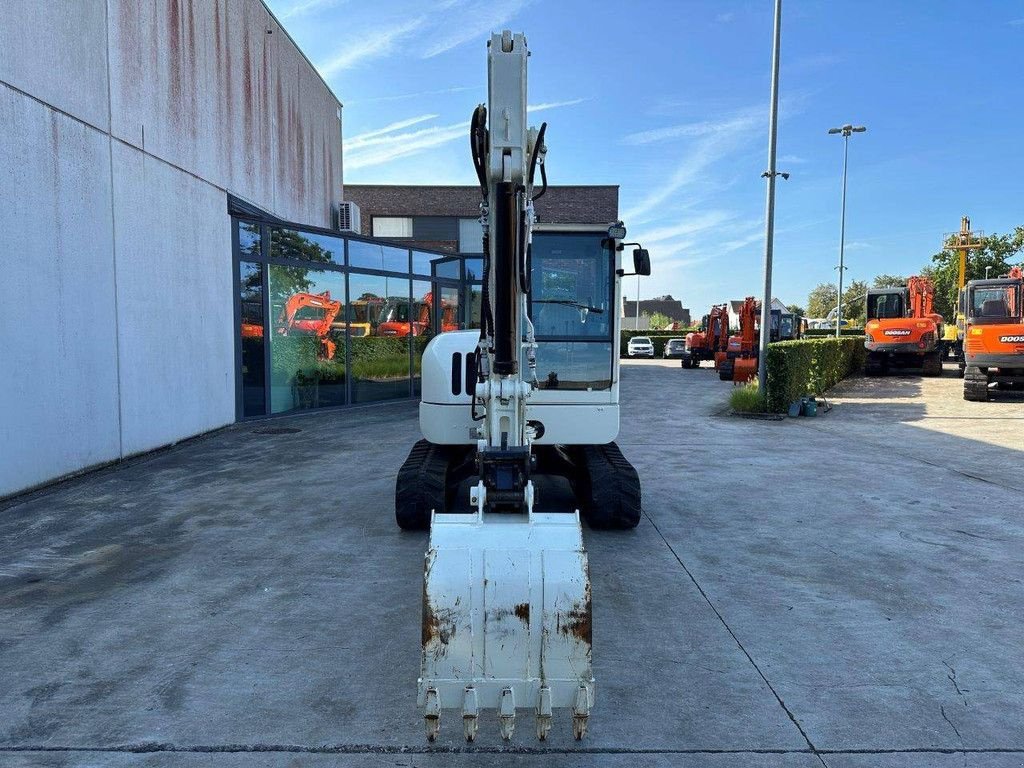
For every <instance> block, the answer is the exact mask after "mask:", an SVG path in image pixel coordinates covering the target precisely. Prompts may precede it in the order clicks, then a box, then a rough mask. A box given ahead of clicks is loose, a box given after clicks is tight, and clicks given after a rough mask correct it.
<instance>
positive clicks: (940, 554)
mask: <svg viewBox="0 0 1024 768" xmlns="http://www.w3.org/2000/svg"><path fill="white" fill-rule="evenodd" d="M879 381H881V383H878V382H876V381H874V380H871V381H869V380H866V379H858V380H854V381H851V382H848V383H845V384H844V385H843V387H842V388H841V389H840V390H839V393H840V394H841V395H842V397H841V398H840V399H839V400H838V401H837V405H836V407H835V409H834V410H833V411H832V412H830V413H829V414H827V415H823V416H820V417H819V418H817V419H800V420H789V421H785V422H759V421H748V420H740V419H734V418H730V417H727V416H723V415H721V414H722V413H723V412H724V408H725V400H726V397H727V393H728V385H727V384H725V383H722V382H720V381H718V379H717V376H715V375H714V373H713V372H712V371H710V370H707V369H702V370H697V371H684V370H682V369H680V368H679V366H678V363H674V364H673V363H671V362H662V361H651V362H636V363H633V362H630V363H627V364H625V365H624V366H623V388H624V393H625V394H624V406H623V419H622V425H623V428H622V434H621V437H620V444H621V445H622V447H623V451H624V452H625V454H626V455H627V457H628V458H629V459H630V460H631V461H633V462H634V463H635V465H636V466H637V468H638V470H639V472H640V477H641V481H642V483H643V485H644V508H645V513H646V514H645V519H644V520H643V522H642V523H641V525H640V527H639V528H638V529H637V530H636V531H633V532H630V533H619V534H608V533H594V532H591V531H586V533H585V536H586V542H587V547H588V549H589V551H590V553H591V554H590V557H591V571H592V578H593V582H594V585H593V589H594V654H595V675H596V677H597V680H598V694H597V706H596V708H595V710H594V714H593V716H592V723H591V732H590V734H589V735H588V738H587V739H586V741H584V742H583V743H582V744H577V743H575V742H573V741H572V739H571V735H570V728H569V723H568V717H567V716H566V715H565V714H564V713H560V714H561V718H560V719H558V718H556V724H555V731H554V732H553V733H552V736H551V739H550V740H549V742H547V743H546V744H545V745H544V746H543V747H542V746H541V745H540V744H538V742H536V741H535V739H534V736H533V733H532V724H531V723H527V722H524V723H522V724H521V726H520V729H519V730H517V733H516V737H515V739H514V742H513V747H512V750H513V752H514V753H515V754H508V755H505V754H501V750H503V746H502V744H501V742H500V740H499V739H498V736H497V726H496V723H489V722H488V723H482V724H481V737H480V741H479V742H478V745H477V746H476V747H475V749H476V751H475V752H474V751H467V748H466V746H465V745H464V744H463V743H462V741H461V738H460V731H461V728H459V726H458V723H456V722H454V720H455V718H450V719H449V720H448V721H447V722H446V723H444V724H443V726H442V727H443V728H444V730H443V732H442V738H441V741H440V742H439V744H438V745H437V746H438V751H432V749H433V748H428V745H427V744H426V742H425V740H424V739H423V735H422V734H423V729H422V723H421V720H420V719H419V717H418V716H417V713H416V709H415V678H416V674H417V668H418V651H419V621H418V613H419V601H420V590H421V582H420V579H421V567H422V554H423V550H424V548H425V545H426V537H425V536H424V535H410V534H402V533H401V532H399V531H398V530H397V529H396V528H395V526H394V523H393V512H392V506H391V504H392V501H391V498H392V492H393V483H394V475H395V472H396V471H397V469H398V466H399V465H400V463H401V462H402V460H403V459H404V457H405V453H406V452H407V450H408V448H409V446H410V445H411V443H412V442H413V441H414V440H415V439H416V437H417V428H416V422H415V406H414V405H412V404H397V405H389V406H383V407H374V408H367V409H362V410H358V411H348V412H335V413H329V414H317V415H306V416H298V417H292V418H288V419H282V420H276V421H273V422H262V423H259V424H244V425H237V426H235V427H233V428H231V429H229V430H225V431H223V432H220V433H218V434H216V435H212V436H209V437H207V438H203V439H200V440H197V441H194V442H191V443H188V444H184V445H181V446H179V447H177V448H175V449H173V450H171V451H167V452H164V453H161V454H157V455H155V456H152V457H149V458H147V459H146V460H144V461H137V462H133V463H131V464H129V465H126V466H122V467H119V468H116V469H112V470H108V471H103V472H100V473H96V474H93V475H90V476H87V477H84V478H80V479H78V480H74V481H71V482H68V483H65V484H63V485H60V486H57V487H55V488H53V489H51V490H48V491H45V492H41V493H38V494H35V495H33V496H31V497H27V498H24V499H22V500H19V501H17V502H15V503H13V504H8V505H6V508H2V509H0V537H2V538H0V651H2V653H0V680H3V681H4V685H3V686H0V765H16V766H23V765H24V766H27V765H33V766H34V765H60V766H64V765H69V766H70V765H76V766H77V765H97V766H100V765H102V766H107V765H109V766H122V765H147V766H149V765H160V766H163V765H169V766H183V767H186V768H191V766H193V765H204V766H205V765H212V766H224V767H225V768H233V767H234V766H242V765H245V766H279V765H281V766H307V765H308V766H321V765H344V766H360V767H361V766H369V765H388V766H391V765H396V766H397V765H406V766H412V765H415V766H435V765H437V766H440V765H446V766H447V765H452V766H462V765H466V766H468V765H504V764H512V763H515V765H517V766H533V765H537V766H540V765H545V766H550V765H558V766H584V765H593V764H600V765H609V766H620V765H621V766H627V765H628V766H636V765H641V766H643V765H651V766H663V765H664V766H668V765H672V766H676V765H681V766H711V767H712V768H718V767H719V766H721V767H722V768H725V767H726V766H728V767H729V768H732V767H733V766H786V767H787V768H788V766H813V765H822V764H825V765H828V766H850V768H853V767H854V766H867V765H872V766H876V765H878V766H915V767H916V766H924V765H936V766H954V765H955V766H960V765H963V764H964V763H965V762H967V763H968V764H970V765H979V766H1000V767H1002V766H1009V765H1021V764H1022V762H1024V718H1022V716H1021V714H1022V711H1024V707H1022V705H1024V666H1022V665H1021V663H1020V662H1019V652H1018V647H1019V638H1020V637H1021V634H1022V630H1024V588H1022V578H1024V558H1022V556H1021V554H1020V553H1021V552H1024V547H1022V546H1021V545H1022V544H1024V525H1022V523H1021V522H1020V520H1019V517H1020V514H1019V513H1020V499H1021V491H1022V490H1024V480H1022V476H1021V470H1022V468H1024V453H1022V452H1021V449H1022V448H1024V440H1020V439H1019V438H1018V436H1019V434H1020V428H1021V426H1024V405H1022V404H1021V403H1020V402H1010V403H989V404H974V403H963V405H962V407H961V406H960V405H959V404H957V403H956V402H955V397H954V395H956V396H958V393H957V391H956V386H958V385H959V382H958V381H957V380H955V379H950V380H947V379H942V380H916V383H915V381H914V380H909V381H908V382H907V384H906V385H904V384H901V383H900V382H898V381H895V380H893V381H888V380H879ZM918 384H920V385H921V389H919V390H918V391H917V392H916V393H915V394H914V396H912V397H904V395H906V394H908V393H909V392H912V391H913V390H914V387H915V386H917V385H918ZM933 389H934V391H933ZM922 393H923V394H922ZM973 406H980V408H979V409H974V410H972V407H973ZM1007 416H1011V417H1013V418H1010V419H1007V418H1006V417H1007ZM286 430H300V431H295V432H289V431H286ZM268 432H269V433H268ZM43 750H50V751H43ZM480 750H483V751H480ZM581 750H583V752H582V753H580V752H581Z"/></svg>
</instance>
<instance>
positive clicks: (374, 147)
mask: <svg viewBox="0 0 1024 768" xmlns="http://www.w3.org/2000/svg"><path fill="white" fill-rule="evenodd" d="M580 101H582V99H572V100H569V101H566V102H551V103H549V104H541V105H538V108H544V109H556V108H558V107H567V106H571V105H573V104H578V103H579V102H580ZM437 117H438V115H434V114H427V115H416V116H415V117H408V118H405V119H402V120H397V121H395V122H393V123H389V124H388V125H385V126H383V127H381V128H374V129H373V130H370V131H365V132H364V133H360V134H357V135H356V136H352V137H350V138H348V139H346V140H345V146H344V152H345V169H346V170H358V169H360V168H369V167H372V166H379V165H384V164H386V163H390V162H391V161H393V160H398V159H399V158H403V157H409V156H410V155H416V154H419V153H421V152H425V151H426V150H428V149H434V148H436V147H439V146H442V145H444V144H447V143H449V142H451V141H455V140H456V139H463V138H465V137H466V136H467V135H468V132H469V121H468V120H466V121H462V122H459V123H452V124H450V125H441V126H429V127H426V128H419V129H417V130H415V131H405V130H403V129H405V128H411V127H412V126H414V125H419V124H421V123H425V122H427V121H429V120H434V119H436V118H437Z"/></svg>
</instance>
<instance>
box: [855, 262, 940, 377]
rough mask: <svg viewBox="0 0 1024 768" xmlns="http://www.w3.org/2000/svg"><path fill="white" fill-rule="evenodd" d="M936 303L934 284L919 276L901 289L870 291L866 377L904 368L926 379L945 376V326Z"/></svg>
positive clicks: (876, 289)
mask: <svg viewBox="0 0 1024 768" xmlns="http://www.w3.org/2000/svg"><path fill="white" fill-rule="evenodd" d="M934 300H935V284H934V283H933V282H932V281H931V279H929V278H927V277H918V276H917V275H915V276H914V277H910V278H907V284H906V286H904V287H902V288H900V287H897V288H871V289H869V290H868V302H867V316H868V318H867V324H866V325H865V326H864V336H865V341H864V346H865V347H866V348H867V358H866V359H865V362H864V373H866V374H867V375H868V376H878V375H881V374H884V373H886V372H887V371H888V370H889V368H890V366H902V367H907V368H920V369H921V374H922V375H924V376H941V375H942V351H941V348H940V342H941V340H942V333H943V327H942V326H943V322H942V315H939V314H937V313H936V312H935V310H934V308H933V303H934Z"/></svg>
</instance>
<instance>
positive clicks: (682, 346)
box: [661, 339, 686, 360]
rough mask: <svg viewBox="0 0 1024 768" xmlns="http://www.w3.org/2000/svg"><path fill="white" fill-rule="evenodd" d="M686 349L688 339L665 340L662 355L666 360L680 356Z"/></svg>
mask: <svg viewBox="0 0 1024 768" xmlns="http://www.w3.org/2000/svg"><path fill="white" fill-rule="evenodd" d="M685 350H686V339H669V340H668V341H666V342H665V349H664V351H663V352H662V353H661V356H662V357H664V358H665V359H666V360H668V359H675V358H680V357H682V356H683V352H684V351H685Z"/></svg>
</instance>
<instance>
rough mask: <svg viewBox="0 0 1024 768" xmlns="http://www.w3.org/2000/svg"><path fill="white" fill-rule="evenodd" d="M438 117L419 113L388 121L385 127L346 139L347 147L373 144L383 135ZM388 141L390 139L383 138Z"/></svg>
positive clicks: (354, 147) (353, 147)
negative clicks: (391, 121)
mask: <svg viewBox="0 0 1024 768" xmlns="http://www.w3.org/2000/svg"><path fill="white" fill-rule="evenodd" d="M436 117H438V115H436V114H432V115H417V116H416V117H407V118H405V119H404V120H398V121H396V122H394V123H388V124H387V125H385V126H384V127H383V128H374V129H373V130H372V131H366V132H365V133H360V134H357V135H356V136H353V137H351V138H350V139H348V140H346V141H345V149H356V148H358V147H362V146H366V145H367V144H373V143H374V139H378V140H380V138H379V137H383V136H385V135H386V134H389V133H394V132H395V131H400V130H402V129H403V128H409V127H410V126H413V125H416V124H418V123H425V122H427V120H433V119H434V118H436ZM383 140H385V141H387V140H388V139H383Z"/></svg>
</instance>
